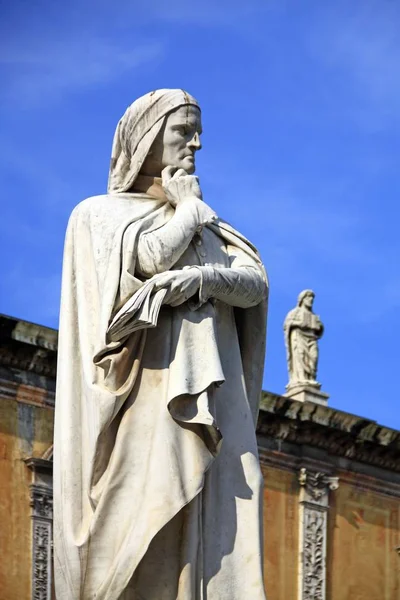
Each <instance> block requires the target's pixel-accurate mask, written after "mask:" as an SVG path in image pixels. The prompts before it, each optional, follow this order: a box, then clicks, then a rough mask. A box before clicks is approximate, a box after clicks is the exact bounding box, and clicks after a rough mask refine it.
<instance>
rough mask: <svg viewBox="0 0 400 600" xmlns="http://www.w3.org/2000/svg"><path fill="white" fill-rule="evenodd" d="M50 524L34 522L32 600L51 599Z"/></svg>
mask: <svg viewBox="0 0 400 600" xmlns="http://www.w3.org/2000/svg"><path fill="white" fill-rule="evenodd" d="M51 529H52V527H51V523H41V522H40V521H39V522H36V523H34V526H33V571H32V580H33V581H32V598H33V600H50V599H51V559H52V556H51V554H52V553H51V547H52V545H51V537H52V533H51Z"/></svg>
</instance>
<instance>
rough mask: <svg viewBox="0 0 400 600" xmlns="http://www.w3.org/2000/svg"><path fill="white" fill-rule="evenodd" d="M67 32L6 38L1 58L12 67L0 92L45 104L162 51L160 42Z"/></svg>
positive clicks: (156, 56) (118, 74)
mask: <svg viewBox="0 0 400 600" xmlns="http://www.w3.org/2000/svg"><path fill="white" fill-rule="evenodd" d="M70 33H71V35H68V36H63V37H62V38H56V37H53V38H52V37H45V38H40V37H38V38H34V39H30V40H27V41H26V42H25V44H24V45H23V46H21V45H20V44H19V43H15V44H14V45H13V44H12V43H9V44H8V45H7V51H4V49H3V52H1V53H0V64H1V65H2V66H3V69H4V68H7V67H8V70H9V71H10V75H9V77H8V78H7V79H8V85H7V86H3V92H2V96H3V98H4V100H5V101H6V102H7V103H9V104H10V103H12V104H14V103H15V102H17V103H23V104H24V105H27V104H28V105H29V106H32V104H34V105H36V104H40V105H46V104H48V103H49V102H51V101H53V100H54V99H56V98H59V97H60V96H62V95H63V94H65V93H70V92H75V91H77V90H82V89H86V88H89V87H91V86H93V85H102V84H106V83H110V82H111V81H112V80H113V79H115V78H117V77H121V76H122V75H126V74H127V73H131V72H132V71H133V70H135V69H137V68H138V67H140V66H142V65H145V64H147V63H149V62H152V61H154V60H157V59H159V58H160V57H161V56H162V54H163V46H162V44H160V43H158V42H150V43H145V44H136V45H135V44H132V46H131V47H130V48H128V49H127V48H126V44H125V45H123V44H122V43H120V44H118V43H112V42H111V41H109V40H107V39H103V38H101V37H95V36H89V37H87V38H86V37H84V36H81V35H79V32H78V34H77V33H76V32H75V33H73V32H70ZM6 77H7V74H6Z"/></svg>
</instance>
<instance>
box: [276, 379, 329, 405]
mask: <svg viewBox="0 0 400 600" xmlns="http://www.w3.org/2000/svg"><path fill="white" fill-rule="evenodd" d="M320 388H321V386H320V385H319V384H317V385H307V384H297V385H292V386H289V385H288V386H286V394H285V396H287V397H288V398H292V399H293V400H299V402H314V403H315V404H322V405H323V406H326V405H327V404H328V398H329V394H326V393H325V392H321V389H320Z"/></svg>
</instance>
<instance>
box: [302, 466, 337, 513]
mask: <svg viewBox="0 0 400 600" xmlns="http://www.w3.org/2000/svg"><path fill="white" fill-rule="evenodd" d="M299 483H300V485H301V486H302V487H304V490H305V498H304V500H305V501H306V502H307V501H308V502H315V503H317V504H321V505H323V503H324V501H325V500H327V498H328V493H329V490H332V491H333V490H337V489H338V487H339V479H338V478H337V477H331V476H329V475H327V474H326V473H319V472H314V471H308V470H307V469H305V468H302V469H300V473H299Z"/></svg>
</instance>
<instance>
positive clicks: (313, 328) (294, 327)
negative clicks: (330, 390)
mask: <svg viewBox="0 0 400 600" xmlns="http://www.w3.org/2000/svg"><path fill="white" fill-rule="evenodd" d="M314 297H315V294H314V292H313V291H312V290H304V291H303V292H301V293H300V294H299V297H298V301H297V306H296V308H294V309H293V310H291V311H290V312H289V313H288V315H287V316H286V319H285V322H284V326H283V329H284V333H285V345H286V351H287V359H288V371H289V384H288V386H287V389H288V390H289V389H290V388H292V387H295V386H299V385H303V386H304V385H306V386H311V387H317V388H320V387H321V386H320V384H319V383H318V382H317V379H316V378H317V367H318V340H319V339H320V338H321V337H322V334H323V332H324V327H323V325H322V323H321V321H320V319H319V317H318V315H316V314H314V313H313V312H312V308H313V303H314Z"/></svg>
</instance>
